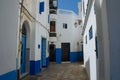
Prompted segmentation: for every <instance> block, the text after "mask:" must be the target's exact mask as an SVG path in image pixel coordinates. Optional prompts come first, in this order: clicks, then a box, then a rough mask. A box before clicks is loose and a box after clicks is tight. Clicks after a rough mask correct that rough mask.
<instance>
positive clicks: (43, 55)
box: [41, 38, 46, 68]
mask: <svg viewBox="0 0 120 80" xmlns="http://www.w3.org/2000/svg"><path fill="white" fill-rule="evenodd" d="M41 67H42V68H44V67H46V38H42V48H41Z"/></svg>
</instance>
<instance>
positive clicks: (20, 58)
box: [0, 0, 49, 80]
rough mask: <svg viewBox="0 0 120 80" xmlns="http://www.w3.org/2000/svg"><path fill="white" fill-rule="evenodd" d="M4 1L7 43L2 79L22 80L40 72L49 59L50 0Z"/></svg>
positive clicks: (1, 52) (0, 68)
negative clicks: (26, 76)
mask: <svg viewBox="0 0 120 80" xmlns="http://www.w3.org/2000/svg"><path fill="white" fill-rule="evenodd" d="M0 3H1V8H0V10H1V11H2V12H3V13H1V14H0V17H1V19H0V23H1V26H2V27H0V30H1V31H0V32H1V35H0V37H1V38H2V39H1V42H0V44H1V45H4V46H1V49H0V56H1V57H0V59H1V61H0V64H1V66H0V80H17V79H18V80H19V79H20V78H22V77H24V76H25V75H27V74H31V75H36V74H38V73H40V72H41V71H42V68H44V67H47V66H48V63H49V54H48V41H49V1H48V0H36V1H33V0H21V1H15V0H11V1H10V2H9V0H2V1H0ZM5 5H7V6H5ZM9 8H10V9H9ZM9 10H11V11H9ZM4 22H5V24H4ZM5 49H6V50H5ZM3 56H4V57H3Z"/></svg>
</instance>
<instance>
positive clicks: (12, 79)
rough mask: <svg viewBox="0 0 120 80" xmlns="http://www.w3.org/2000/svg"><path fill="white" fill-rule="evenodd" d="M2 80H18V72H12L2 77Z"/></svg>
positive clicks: (0, 76)
mask: <svg viewBox="0 0 120 80" xmlns="http://www.w3.org/2000/svg"><path fill="white" fill-rule="evenodd" d="M0 80H17V71H16V70H14V71H10V72H8V73H6V74H3V75H0Z"/></svg>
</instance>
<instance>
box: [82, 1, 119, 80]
mask: <svg viewBox="0 0 120 80" xmlns="http://www.w3.org/2000/svg"><path fill="white" fill-rule="evenodd" d="M82 6H83V7H82V9H83V15H84V14H85V16H84V17H83V22H84V27H83V35H84V37H83V45H84V65H85V66H86V70H87V73H88V75H89V78H90V80H119V79H120V76H119V73H120V68H119V67H120V64H119V63H118V61H119V59H120V58H119V50H120V49H119V39H120V37H119V35H118V34H119V30H120V27H119V25H120V24H119V19H120V18H119V17H120V15H119V13H120V11H119V10H118V7H119V6H120V5H119V1H118V0H115V1H113V0H82ZM91 29H92V30H91ZM91 35H92V36H91Z"/></svg>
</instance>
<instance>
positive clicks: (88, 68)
mask: <svg viewBox="0 0 120 80" xmlns="http://www.w3.org/2000/svg"><path fill="white" fill-rule="evenodd" d="M85 67H86V71H87V74H88V77H89V79H90V59H88V60H87V61H86V63H85Z"/></svg>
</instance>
